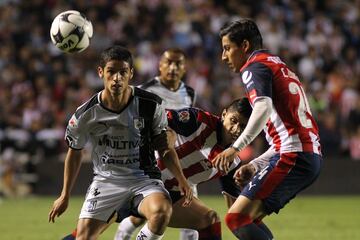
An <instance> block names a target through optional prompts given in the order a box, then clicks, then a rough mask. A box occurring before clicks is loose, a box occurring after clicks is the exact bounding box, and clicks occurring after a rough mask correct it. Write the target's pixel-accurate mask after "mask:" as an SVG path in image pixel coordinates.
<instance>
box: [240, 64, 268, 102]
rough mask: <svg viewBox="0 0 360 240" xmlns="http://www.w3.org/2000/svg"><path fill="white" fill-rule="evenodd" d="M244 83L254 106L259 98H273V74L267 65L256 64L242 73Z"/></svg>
mask: <svg viewBox="0 0 360 240" xmlns="http://www.w3.org/2000/svg"><path fill="white" fill-rule="evenodd" d="M241 79H242V82H243V83H244V86H245V89H246V91H247V94H248V98H249V100H250V101H251V103H252V104H253V103H254V101H255V99H256V98H257V97H262V96H266V97H270V98H272V80H273V73H272V71H271V69H270V68H269V67H267V66H266V65H265V64H262V63H259V62H255V63H253V64H251V65H249V66H248V67H247V68H245V69H244V71H242V74H241Z"/></svg>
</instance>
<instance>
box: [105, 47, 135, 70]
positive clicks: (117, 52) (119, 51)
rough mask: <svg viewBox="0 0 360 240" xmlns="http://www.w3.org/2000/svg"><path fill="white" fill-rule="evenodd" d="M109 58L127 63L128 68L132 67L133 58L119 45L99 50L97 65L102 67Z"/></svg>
mask: <svg viewBox="0 0 360 240" xmlns="http://www.w3.org/2000/svg"><path fill="white" fill-rule="evenodd" d="M111 60H119V61H124V62H127V63H129V66H130V68H133V67H134V63H133V58H132V54H131V52H130V51H129V50H128V49H127V48H125V47H123V46H120V45H114V46H112V47H109V48H107V49H105V50H104V51H102V52H101V54H100V59H99V65H100V67H102V68H104V67H105V65H106V63H107V62H109V61H111Z"/></svg>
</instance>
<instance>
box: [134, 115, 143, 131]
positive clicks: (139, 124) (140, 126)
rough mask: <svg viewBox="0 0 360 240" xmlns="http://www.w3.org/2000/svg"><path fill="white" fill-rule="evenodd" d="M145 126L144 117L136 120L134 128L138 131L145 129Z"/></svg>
mask: <svg viewBox="0 0 360 240" xmlns="http://www.w3.org/2000/svg"><path fill="white" fill-rule="evenodd" d="M144 126H145V122H144V118H142V117H138V118H134V127H135V128H136V129H137V130H141V129H143V128H144Z"/></svg>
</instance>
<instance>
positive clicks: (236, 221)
mask: <svg viewBox="0 0 360 240" xmlns="http://www.w3.org/2000/svg"><path fill="white" fill-rule="evenodd" d="M225 222H226V225H227V226H228V228H229V229H230V230H231V231H235V230H237V229H239V228H241V227H243V226H246V225H248V224H250V223H252V222H253V220H252V219H251V218H250V216H249V215H243V214H240V213H228V214H226V216H225Z"/></svg>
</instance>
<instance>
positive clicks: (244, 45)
mask: <svg viewBox="0 0 360 240" xmlns="http://www.w3.org/2000/svg"><path fill="white" fill-rule="evenodd" d="M242 48H243V50H244V52H245V53H247V52H249V51H250V48H251V46H250V42H249V40H247V39H244V41H243V42H242Z"/></svg>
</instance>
